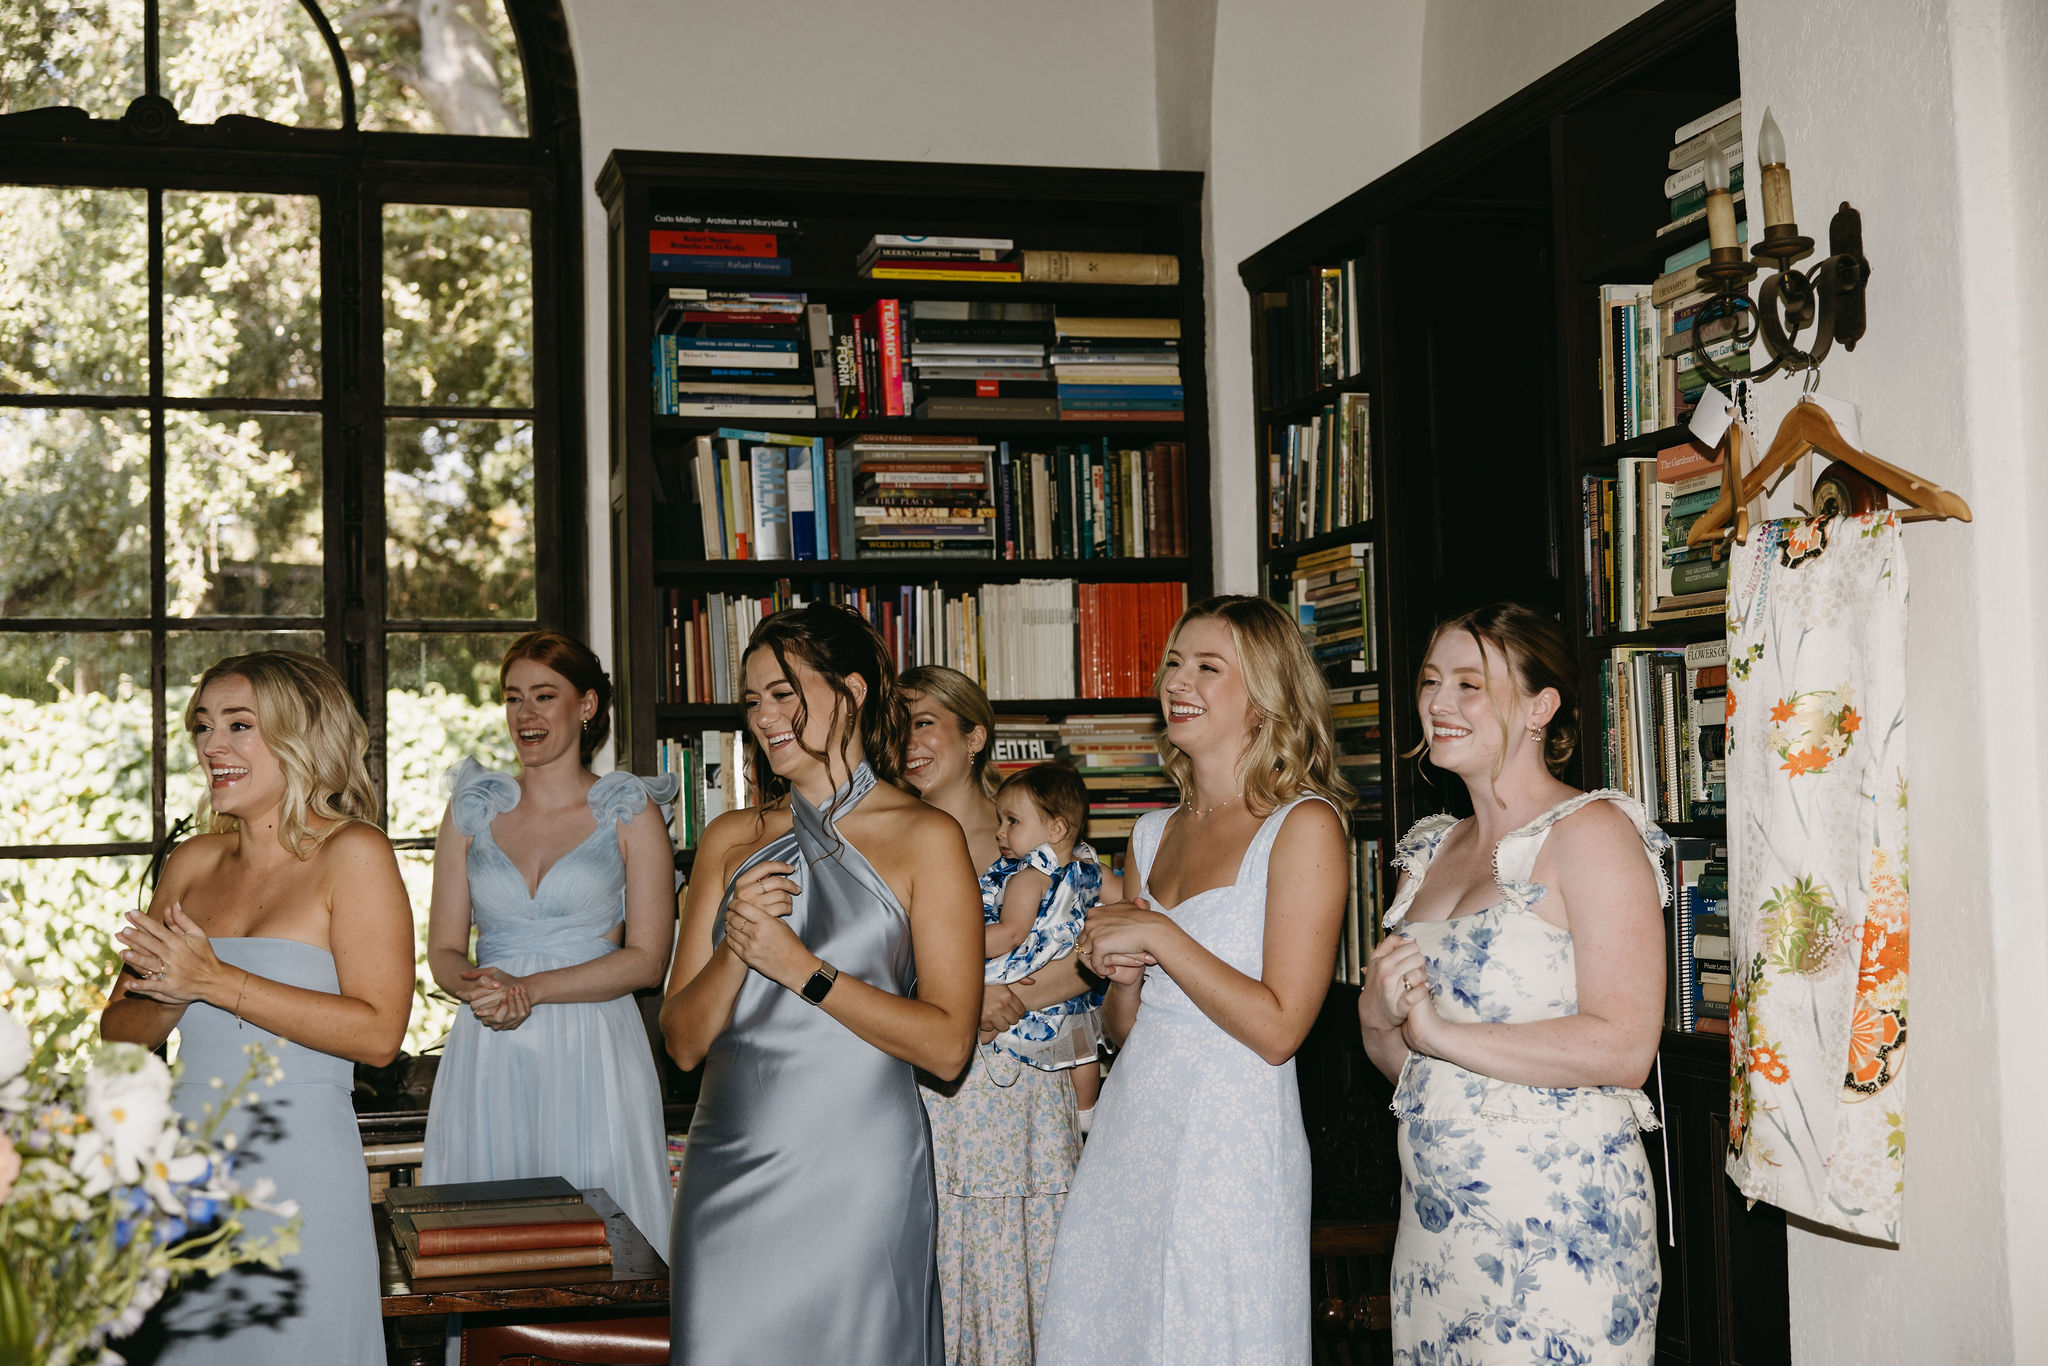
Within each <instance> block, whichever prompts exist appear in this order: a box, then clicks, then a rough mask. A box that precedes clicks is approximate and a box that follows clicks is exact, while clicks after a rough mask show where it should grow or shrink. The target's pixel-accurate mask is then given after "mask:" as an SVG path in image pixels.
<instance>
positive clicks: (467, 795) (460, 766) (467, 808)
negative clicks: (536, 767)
mask: <svg viewBox="0 0 2048 1366" xmlns="http://www.w3.org/2000/svg"><path fill="white" fill-rule="evenodd" d="M441 781H442V785H443V786H444V787H446V788H447V790H448V810H449V813H450V814H451V815H453V816H454V818H455V828H456V829H457V830H459V831H461V832H462V833H463V834H464V835H467V836H469V837H470V838H471V839H475V838H476V837H477V836H478V835H481V834H482V833H483V832H484V831H486V830H488V829H490V828H491V822H492V821H494V820H496V819H498V817H500V816H502V815H504V814H505V813H506V812H507V811H510V810H511V809H512V808H513V807H515V806H517V805H519V780H518V779H517V778H514V777H513V776H512V775H511V774H509V773H500V772H498V770H496V769H494V768H485V767H484V766H483V765H482V764H480V763H478V762H477V761H476V760H475V759H468V758H465V759H463V760H461V761H460V762H459V763H457V764H456V765H455V766H454V767H453V768H451V769H449V770H448V773H447V776H446V777H444V778H443V779H442V780H441Z"/></svg>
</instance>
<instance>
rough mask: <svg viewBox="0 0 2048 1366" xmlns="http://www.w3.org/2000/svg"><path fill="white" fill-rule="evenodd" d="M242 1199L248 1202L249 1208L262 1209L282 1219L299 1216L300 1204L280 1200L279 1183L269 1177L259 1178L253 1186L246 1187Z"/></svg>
mask: <svg viewBox="0 0 2048 1366" xmlns="http://www.w3.org/2000/svg"><path fill="white" fill-rule="evenodd" d="M242 1199H243V1200H245V1201H247V1202H248V1205H249V1208H251V1209H260V1210H262V1211H263V1212H264V1213H266V1214H275V1215H276V1216H277V1217H278V1218H280V1219H296V1218H297V1217H298V1215H299V1202H298V1201H296V1200H279V1199H278V1198H277V1182H275V1181H273V1180H271V1179H270V1178H269V1177H267V1176H259V1177H257V1178H256V1181H255V1183H254V1184H253V1185H250V1186H248V1187H245V1188H244V1189H243V1191H242Z"/></svg>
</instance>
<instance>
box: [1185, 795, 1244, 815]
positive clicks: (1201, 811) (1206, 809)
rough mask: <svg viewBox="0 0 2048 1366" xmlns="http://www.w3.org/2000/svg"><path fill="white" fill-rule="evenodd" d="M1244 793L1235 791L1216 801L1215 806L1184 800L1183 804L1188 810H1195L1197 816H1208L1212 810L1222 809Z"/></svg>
mask: <svg viewBox="0 0 2048 1366" xmlns="http://www.w3.org/2000/svg"><path fill="white" fill-rule="evenodd" d="M1243 795H1244V793H1242V792H1233V793H1231V794H1230V795H1229V796H1228V797H1225V798H1224V799H1223V800H1222V801H1220V802H1218V803H1216V805H1214V806H1196V805H1195V804H1194V803H1193V802H1182V803H1181V806H1182V807H1183V808H1185V809H1186V810H1189V811H1192V812H1194V813H1195V814H1196V815H1197V816H1206V815H1208V814H1209V813H1210V812H1212V811H1221V810H1222V809H1223V808H1224V807H1226V806H1228V805H1230V804H1231V803H1232V802H1234V801H1236V800H1237V799H1238V798H1239V797H1242V796H1243Z"/></svg>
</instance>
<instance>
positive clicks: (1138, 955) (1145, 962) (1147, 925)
mask: <svg viewBox="0 0 2048 1366" xmlns="http://www.w3.org/2000/svg"><path fill="white" fill-rule="evenodd" d="M1180 932H1181V931H1180V927H1179V926H1178V925H1176V924H1174V923H1173V918H1172V917H1171V916H1165V915H1161V914H1160V913H1159V912H1158V911H1155V910H1153V909H1152V905H1151V903H1150V902H1148V901H1146V900H1145V899H1144V898H1143V897H1140V898H1138V899H1137V900H1136V901H1116V902H1112V903H1110V904H1109V905H1107V906H1097V907H1096V908H1095V909H1094V910H1092V911H1090V912H1088V924H1087V927H1086V928H1085V929H1083V930H1082V931H1081V940H1080V944H1079V947H1078V948H1077V950H1076V952H1078V953H1079V954H1080V956H1081V961H1082V962H1083V963H1086V964H1087V965H1088V970H1089V971H1090V972H1092V973H1094V974H1095V975H1096V976H1097V977H1101V978H1105V979H1107V980H1108V981H1110V982H1113V983H1115V984H1116V985H1118V986H1125V987H1134V986H1137V985H1138V984H1139V983H1140V982H1142V981H1144V980H1145V969H1146V968H1149V967H1151V966H1153V965H1154V964H1156V963H1157V962H1158V961H1159V958H1158V956H1157V955H1158V953H1159V950H1160V949H1161V947H1163V945H1164V944H1165V941H1166V940H1167V938H1168V937H1169V936H1171V935H1176V934H1179V933H1180Z"/></svg>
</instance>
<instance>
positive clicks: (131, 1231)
mask: <svg viewBox="0 0 2048 1366" xmlns="http://www.w3.org/2000/svg"><path fill="white" fill-rule="evenodd" d="M134 1239H135V1221H134V1220H133V1219H116V1220H115V1221H114V1246H115V1247H126V1246H128V1244H129V1243H131V1242H133V1241H134Z"/></svg>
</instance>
